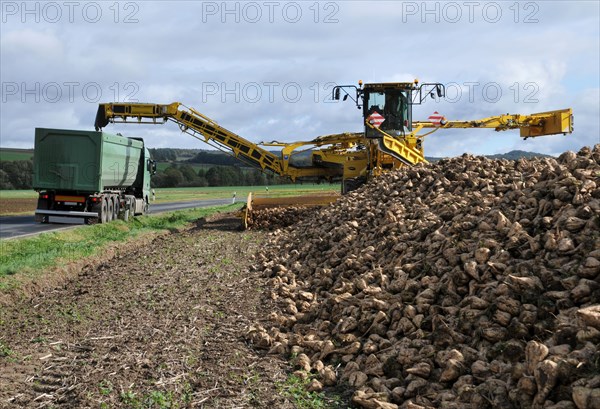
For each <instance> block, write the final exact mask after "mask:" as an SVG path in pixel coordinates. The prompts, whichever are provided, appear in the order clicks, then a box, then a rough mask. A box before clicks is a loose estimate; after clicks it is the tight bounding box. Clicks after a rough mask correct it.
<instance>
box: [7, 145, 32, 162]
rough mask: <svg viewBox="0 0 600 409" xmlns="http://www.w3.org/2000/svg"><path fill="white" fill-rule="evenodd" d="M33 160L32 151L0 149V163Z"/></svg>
mask: <svg viewBox="0 0 600 409" xmlns="http://www.w3.org/2000/svg"><path fill="white" fill-rule="evenodd" d="M30 159H33V149H12V148H0V162H7V161H13V160H30Z"/></svg>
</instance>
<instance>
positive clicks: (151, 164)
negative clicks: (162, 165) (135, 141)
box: [146, 159, 156, 175]
mask: <svg viewBox="0 0 600 409" xmlns="http://www.w3.org/2000/svg"><path fill="white" fill-rule="evenodd" d="M146 169H147V170H148V172H150V175H154V174H156V161H154V160H152V159H148V165H147V166H146Z"/></svg>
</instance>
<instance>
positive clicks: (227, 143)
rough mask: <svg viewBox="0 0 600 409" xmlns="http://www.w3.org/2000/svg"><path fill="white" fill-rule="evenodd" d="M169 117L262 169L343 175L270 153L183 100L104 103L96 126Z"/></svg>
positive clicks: (294, 176) (306, 174)
mask: <svg viewBox="0 0 600 409" xmlns="http://www.w3.org/2000/svg"><path fill="white" fill-rule="evenodd" d="M128 119H129V120H130V121H128ZM131 120H133V121H131ZM168 120H171V121H173V122H175V123H177V124H178V125H179V128H180V129H181V131H182V132H186V133H188V134H190V135H192V136H193V137H195V138H197V139H200V140H203V141H204V142H206V143H207V144H209V145H211V146H214V147H216V148H217V149H219V150H222V151H225V152H227V153H230V154H233V156H235V157H236V158H238V159H240V160H242V161H244V162H246V163H248V164H249V165H251V166H254V167H257V168H259V169H261V170H269V171H272V172H274V173H276V174H278V175H281V176H287V177H289V178H291V179H292V180H296V179H298V178H307V179H313V178H316V179H327V180H331V179H333V178H335V177H337V178H340V177H341V172H340V170H339V169H334V168H323V167H316V166H307V167H295V166H292V165H291V164H290V163H289V158H290V155H285V154H283V153H282V155H281V157H280V156H278V155H276V154H274V153H272V152H269V151H268V150H266V149H263V148H261V147H260V146H258V145H257V144H254V143H252V142H250V141H248V140H247V139H244V138H242V137H240V136H239V135H236V134H235V133H233V132H231V131H229V130H227V129H225V128H223V127H222V126H220V125H219V124H217V123H216V122H215V121H213V120H212V119H210V118H208V117H206V116H205V115H202V114H201V113H200V112H198V111H196V110H194V109H193V108H187V107H185V106H184V105H183V104H181V103H179V102H174V103H172V104H166V105H164V104H141V103H108V104H100V106H99V107H98V112H97V114H96V122H95V128H96V130H100V129H102V128H104V127H105V126H106V125H107V124H108V123H110V122H112V123H125V122H133V123H140V124H141V123H150V124H160V123H165V122H167V121H168ZM301 144H303V143H301Z"/></svg>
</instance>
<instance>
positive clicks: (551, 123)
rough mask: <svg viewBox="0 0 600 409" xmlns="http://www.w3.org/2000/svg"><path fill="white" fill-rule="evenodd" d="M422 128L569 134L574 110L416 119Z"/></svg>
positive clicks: (529, 134)
mask: <svg viewBox="0 0 600 409" xmlns="http://www.w3.org/2000/svg"><path fill="white" fill-rule="evenodd" d="M418 126H421V127H422V128H440V129H442V128H443V129H446V128H494V129H495V130H496V131H506V130H508V129H519V130H520V132H521V135H520V136H521V138H524V139H527V138H535V137H538V136H544V135H554V134H561V133H562V134H567V133H571V132H573V110H572V109H571V108H568V109H561V110H557V111H549V112H539V113H536V114H530V115H520V114H513V115H511V114H506V115H498V116H491V117H488V118H483V119H478V120H474V121H445V120H442V122H441V123H440V124H434V123H433V122H427V121H415V122H413V127H415V128H416V127H418Z"/></svg>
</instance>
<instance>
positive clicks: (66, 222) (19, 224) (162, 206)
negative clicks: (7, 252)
mask: <svg viewBox="0 0 600 409" xmlns="http://www.w3.org/2000/svg"><path fill="white" fill-rule="evenodd" d="M230 203H231V199H207V200H194V201H191V202H173V203H159V204H151V205H150V214H157V213H163V212H172V211H175V210H181V209H189V208H193V207H211V206H221V205H226V204H230ZM81 224H83V219H77V218H70V217H53V218H52V219H51V223H48V224H42V223H36V222H35V220H34V217H33V215H24V216H0V239H9V238H15V237H21V236H30V235H36V234H39V233H42V232H45V231H50V230H62V229H71V228H73V227H75V226H77V225H81Z"/></svg>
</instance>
